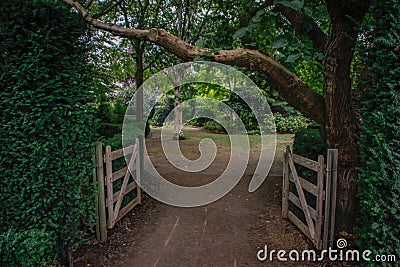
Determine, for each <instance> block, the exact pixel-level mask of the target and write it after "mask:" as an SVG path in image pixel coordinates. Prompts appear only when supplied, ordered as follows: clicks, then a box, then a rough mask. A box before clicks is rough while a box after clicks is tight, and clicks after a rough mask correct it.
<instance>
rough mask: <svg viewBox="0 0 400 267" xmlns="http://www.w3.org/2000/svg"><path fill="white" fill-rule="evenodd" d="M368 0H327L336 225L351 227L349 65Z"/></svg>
mask: <svg viewBox="0 0 400 267" xmlns="http://www.w3.org/2000/svg"><path fill="white" fill-rule="evenodd" d="M368 2H369V1H358V2H357V3H354V2H353V1H343V2H342V1H336V0H334V1H328V3H327V6H328V11H329V14H330V17H331V27H330V32H329V38H328V40H327V46H326V48H325V58H324V62H323V66H324V78H325V86H324V98H325V107H326V114H327V118H328V120H327V124H326V132H327V136H328V140H327V141H328V147H329V148H337V149H338V150H339V166H338V168H339V169H338V188H337V200H338V202H337V212H336V218H337V219H336V222H337V225H336V227H335V228H336V229H337V230H347V231H351V230H352V227H353V226H354V223H355V218H357V214H358V211H359V203H358V200H357V198H356V187H355V183H354V181H353V180H354V178H356V176H357V169H356V168H357V166H359V152H358V146H357V141H356V139H355V138H356V133H357V130H358V123H357V118H356V114H355V109H354V106H353V104H352V93H351V77H350V67H351V62H352V59H353V53H354V47H355V44H356V41H357V36H358V32H359V30H358V27H357V25H356V23H361V21H362V19H363V17H364V14H365V12H366V10H367V7H368Z"/></svg>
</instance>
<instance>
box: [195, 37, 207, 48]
mask: <svg viewBox="0 0 400 267" xmlns="http://www.w3.org/2000/svg"><path fill="white" fill-rule="evenodd" d="M206 41H207V39H203V38H200V39H199V40H197V42H196V46H197V47H198V48H203V47H204V45H205V44H206Z"/></svg>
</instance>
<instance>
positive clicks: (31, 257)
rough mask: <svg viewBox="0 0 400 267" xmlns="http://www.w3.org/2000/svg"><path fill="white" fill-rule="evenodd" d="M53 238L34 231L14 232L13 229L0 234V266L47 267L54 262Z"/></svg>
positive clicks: (44, 233)
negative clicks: (50, 252)
mask: <svg viewBox="0 0 400 267" xmlns="http://www.w3.org/2000/svg"><path fill="white" fill-rule="evenodd" d="M54 249H55V244H54V236H51V235H50V234H49V233H46V232H44V231H43V230H42V231H39V230H36V229H31V230H26V231H23V232H16V231H15V230H13V229H10V230H8V231H7V232H5V233H3V234H0V266H8V267H31V266H49V265H50V264H51V263H53V262H54V260H55V255H51V254H49V253H48V252H49V251H54Z"/></svg>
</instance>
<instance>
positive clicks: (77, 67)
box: [0, 0, 96, 266]
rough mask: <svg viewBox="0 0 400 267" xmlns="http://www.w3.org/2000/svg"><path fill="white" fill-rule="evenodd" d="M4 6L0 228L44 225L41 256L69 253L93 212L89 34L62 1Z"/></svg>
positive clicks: (28, 0) (9, 0)
mask: <svg viewBox="0 0 400 267" xmlns="http://www.w3.org/2000/svg"><path fill="white" fill-rule="evenodd" d="M0 9H1V12H2V15H1V20H0V39H1V45H0V69H1V71H0V73H1V78H0V88H1V90H0V110H1V112H0V120H1V127H0V143H1V150H0V173H1V179H0V222H1V224H0V234H1V235H2V236H4V234H5V233H7V231H9V229H14V230H15V232H16V233H24V232H26V231H28V232H29V233H31V234H32V233H33V234H34V233H42V232H43V231H44V232H45V233H46V234H45V235H42V234H40V236H39V237H38V238H40V240H42V241H43V239H47V241H46V242H47V243H49V246H48V247H47V248H54V250H51V249H49V250H48V251H46V256H45V257H44V258H54V257H55V258H56V259H61V260H63V259H64V260H65V258H66V256H67V252H68V251H70V250H71V249H73V248H74V247H75V246H76V245H78V244H80V243H81V242H82V241H83V231H84V230H88V229H89V228H91V227H92V223H93V215H94V214H95V212H94V206H93V203H94V201H92V200H93V191H94V187H93V184H92V182H91V181H92V162H91V155H92V148H91V144H92V142H93V141H94V136H93V133H94V132H95V131H96V128H95V127H94V122H93V121H94V120H93V118H94V116H93V114H92V112H91V110H93V108H92V107H91V101H92V91H93V89H92V88H91V81H92V78H93V74H92V73H93V72H92V71H91V65H90V63H89V61H88V59H87V54H88V53H87V52H88V48H89V47H88V41H89V37H88V36H86V28H85V27H86V26H85V24H84V22H83V20H82V19H78V16H77V14H75V13H73V12H71V11H70V9H69V8H68V7H67V6H66V5H63V4H62V3H60V2H57V3H54V1H53V3H52V4H50V3H45V1H32V0H3V1H1V2H0ZM14 230H13V231H14ZM32 239H33V240H34V238H33V237H32ZM46 242H44V241H43V242H42V243H46ZM8 245H9V246H12V243H8ZM15 245H16V247H12V248H11V249H13V250H18V249H19V248H21V246H20V245H18V244H15ZM8 249H10V248H8ZM30 249H32V250H38V249H41V247H40V246H31V247H30ZM21 253H22V252H21V251H20V252H15V255H17V256H18V255H19V256H21V255H22V254H21ZM38 253H39V252H38ZM37 255H39V254H37ZM19 256H18V257H19ZM21 257H22V256H21ZM22 263H23V261H21V264H22ZM41 264H42V263H41ZM31 265H32V264H28V265H26V266H31ZM22 266H23V264H22Z"/></svg>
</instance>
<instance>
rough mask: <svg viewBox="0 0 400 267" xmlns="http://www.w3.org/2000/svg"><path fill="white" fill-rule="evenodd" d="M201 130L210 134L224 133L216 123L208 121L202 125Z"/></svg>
mask: <svg viewBox="0 0 400 267" xmlns="http://www.w3.org/2000/svg"><path fill="white" fill-rule="evenodd" d="M203 129H204V130H207V131H210V132H219V133H225V132H226V131H225V129H224V128H223V127H222V125H221V124H219V123H218V122H216V121H213V120H210V121H207V122H206V123H205V124H204V125H203Z"/></svg>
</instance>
